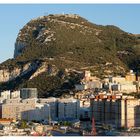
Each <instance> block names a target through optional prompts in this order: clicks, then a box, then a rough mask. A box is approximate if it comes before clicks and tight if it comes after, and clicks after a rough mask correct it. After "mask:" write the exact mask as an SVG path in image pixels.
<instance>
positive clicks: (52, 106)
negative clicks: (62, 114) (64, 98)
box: [38, 97, 58, 120]
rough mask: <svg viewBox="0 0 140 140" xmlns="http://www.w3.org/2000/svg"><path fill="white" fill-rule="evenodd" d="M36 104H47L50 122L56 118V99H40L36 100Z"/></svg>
mask: <svg viewBox="0 0 140 140" xmlns="http://www.w3.org/2000/svg"><path fill="white" fill-rule="evenodd" d="M38 102H39V103H40V104H48V105H49V108H50V118H51V119H52V120H55V119H56V118H57V116H58V115H57V110H58V108H57V105H58V101H57V98H54V97H50V98H46V99H45V98H40V99H39V100H38Z"/></svg>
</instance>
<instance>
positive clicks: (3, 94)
mask: <svg viewBox="0 0 140 140" xmlns="http://www.w3.org/2000/svg"><path fill="white" fill-rule="evenodd" d="M0 96H1V98H3V99H10V90H6V91H3V92H1V93H0Z"/></svg>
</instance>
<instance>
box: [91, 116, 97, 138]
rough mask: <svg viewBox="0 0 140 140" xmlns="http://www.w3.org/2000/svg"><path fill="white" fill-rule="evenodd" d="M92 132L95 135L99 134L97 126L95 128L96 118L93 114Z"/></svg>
mask: <svg viewBox="0 0 140 140" xmlns="http://www.w3.org/2000/svg"><path fill="white" fill-rule="evenodd" d="M91 134H93V136H96V135H97V132H96V128H95V120H94V117H93V116H92V130H91Z"/></svg>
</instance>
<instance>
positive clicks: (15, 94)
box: [10, 90, 20, 99]
mask: <svg viewBox="0 0 140 140" xmlns="http://www.w3.org/2000/svg"><path fill="white" fill-rule="evenodd" d="M10 97H11V99H16V98H20V91H19V90H17V91H13V92H11V94H10Z"/></svg>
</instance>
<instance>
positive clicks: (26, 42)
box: [0, 14, 140, 93]
mask: <svg viewBox="0 0 140 140" xmlns="http://www.w3.org/2000/svg"><path fill="white" fill-rule="evenodd" d="M139 44H140V40H139V36H136V35H133V34H129V33H126V32H124V31H122V30H121V29H119V28H118V27H115V26H110V25H108V26H102V25H96V24H93V23H90V22H89V21H87V20H86V19H84V18H82V17H80V16H78V15H71V14H66V15H48V16H42V17H39V18H36V19H33V20H31V21H29V22H28V23H27V24H26V25H25V26H24V27H23V28H22V29H21V30H20V32H19V34H18V36H17V39H16V43H15V50H14V59H12V60H9V61H6V62H4V63H2V64H0V84H1V85H2V86H0V90H1V89H2V90H3V89H15V88H19V87H23V86H24V87H28V86H29V87H32V86H34V83H35V84H36V85H37V86H38V87H39V88H40V91H41V93H43V92H47V91H48V89H51V90H54V89H53V88H50V87H54V83H55V82H56V81H59V80H60V77H63V76H62V75H63V73H65V72H64V70H65V69H70V70H72V71H84V70H90V71H91V72H92V74H93V75H95V76H97V77H100V78H103V77H105V76H109V75H124V74H125V73H126V71H127V70H129V69H134V70H140V65H139V64H140V63H139V62H140V45H139ZM44 76H45V77H44ZM51 76H52V77H53V76H54V77H53V78H52V77H51ZM48 78H50V81H51V78H52V79H54V83H51V82H48ZM58 79H59V80H58ZM42 80H43V81H42ZM55 80H56V81H55ZM61 80H62V81H63V78H62V79H61ZM9 81H10V82H9ZM3 82H6V84H5V83H4V84H3ZM47 82H48V83H47ZM46 83H47V84H46ZM56 83H57V82H56ZM59 84H60V83H59ZM43 85H45V86H44V87H43ZM52 85H53V86H52ZM46 87H47V88H46ZM44 90H46V91H44Z"/></svg>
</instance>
